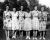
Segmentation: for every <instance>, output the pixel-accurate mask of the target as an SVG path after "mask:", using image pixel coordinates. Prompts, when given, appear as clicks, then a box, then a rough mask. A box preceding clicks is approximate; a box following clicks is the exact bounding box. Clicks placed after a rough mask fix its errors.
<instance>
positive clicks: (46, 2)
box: [39, 0, 50, 7]
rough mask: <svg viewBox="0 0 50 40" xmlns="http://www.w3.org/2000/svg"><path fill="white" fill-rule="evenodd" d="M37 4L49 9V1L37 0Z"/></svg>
mask: <svg viewBox="0 0 50 40" xmlns="http://www.w3.org/2000/svg"><path fill="white" fill-rule="evenodd" d="M39 4H41V5H45V6H46V7H50V0H39Z"/></svg>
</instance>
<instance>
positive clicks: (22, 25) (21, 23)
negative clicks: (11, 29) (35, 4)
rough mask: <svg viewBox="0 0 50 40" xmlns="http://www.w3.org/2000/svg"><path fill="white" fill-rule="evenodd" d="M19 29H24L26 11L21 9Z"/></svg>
mask: <svg viewBox="0 0 50 40" xmlns="http://www.w3.org/2000/svg"><path fill="white" fill-rule="evenodd" d="M18 13H19V30H23V27H24V12H23V11H19V12H18Z"/></svg>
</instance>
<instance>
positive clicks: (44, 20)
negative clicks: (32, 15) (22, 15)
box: [39, 7, 48, 39]
mask: <svg viewBox="0 0 50 40" xmlns="http://www.w3.org/2000/svg"><path fill="white" fill-rule="evenodd" d="M47 14H48V13H47V12H46V11H44V7H41V22H40V29H39V31H43V36H42V33H40V39H42V38H43V39H45V37H44V36H45V31H46V24H47Z"/></svg>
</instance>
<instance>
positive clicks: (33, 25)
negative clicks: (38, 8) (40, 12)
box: [32, 17, 39, 30]
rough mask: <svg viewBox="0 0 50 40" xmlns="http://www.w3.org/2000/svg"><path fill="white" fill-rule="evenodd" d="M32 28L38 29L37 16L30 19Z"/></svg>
mask: <svg viewBox="0 0 50 40" xmlns="http://www.w3.org/2000/svg"><path fill="white" fill-rule="evenodd" d="M32 29H33V30H39V20H38V18H37V17H34V18H33V19H32Z"/></svg>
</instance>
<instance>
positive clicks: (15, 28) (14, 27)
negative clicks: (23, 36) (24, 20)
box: [11, 8, 19, 38]
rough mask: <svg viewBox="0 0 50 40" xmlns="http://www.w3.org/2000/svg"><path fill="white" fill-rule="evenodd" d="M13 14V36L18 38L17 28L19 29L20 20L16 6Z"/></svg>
mask: <svg viewBox="0 0 50 40" xmlns="http://www.w3.org/2000/svg"><path fill="white" fill-rule="evenodd" d="M11 15H12V30H13V36H12V38H16V32H15V30H19V22H18V19H17V17H18V13H17V12H16V8H13V11H12V12H11ZM14 32H15V34H14Z"/></svg>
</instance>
